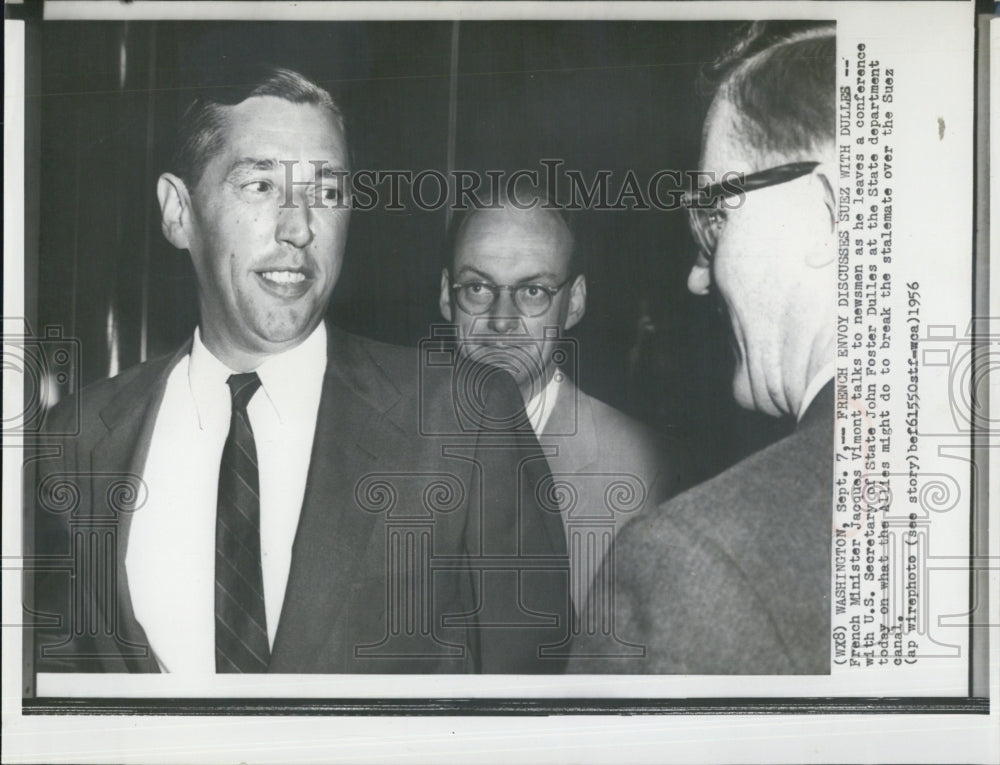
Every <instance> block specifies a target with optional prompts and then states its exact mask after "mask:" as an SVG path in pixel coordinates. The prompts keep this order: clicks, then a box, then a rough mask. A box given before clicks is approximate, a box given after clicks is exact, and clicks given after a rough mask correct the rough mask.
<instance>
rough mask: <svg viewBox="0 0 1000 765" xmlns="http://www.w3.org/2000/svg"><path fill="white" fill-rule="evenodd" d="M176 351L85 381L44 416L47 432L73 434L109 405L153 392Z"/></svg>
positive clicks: (88, 425) (131, 402) (125, 405)
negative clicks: (108, 375) (97, 378)
mask: <svg viewBox="0 0 1000 765" xmlns="http://www.w3.org/2000/svg"><path fill="white" fill-rule="evenodd" d="M177 357H178V353H177V352H174V353H170V354H166V355H164V356H160V357H158V358H155V359H151V360H149V361H145V362H142V363H141V364H136V365H134V366H131V367H129V368H128V369H125V370H123V371H122V372H120V373H119V374H117V375H115V376H114V377H105V378H102V379H100V380H96V381H94V382H91V383H89V384H88V385H86V386H84V387H83V388H82V389H80V390H79V391H77V392H76V393H74V394H72V395H70V396H67V397H66V398H65V399H63V400H62V401H60V402H59V403H58V404H57V405H56V406H54V407H53V408H52V409H51V410H50V411H49V412H48V413H47V414H46V417H45V428H46V430H47V431H48V432H50V433H60V434H68V435H74V434H77V431H78V432H79V433H80V434H82V433H86V432H87V431H88V430H90V429H91V428H93V427H94V426H95V425H96V424H97V422H98V421H99V419H100V416H101V413H102V412H104V411H106V410H107V409H108V408H109V407H115V406H121V407H123V408H129V407H133V406H137V405H139V404H141V402H143V401H146V400H148V399H149V398H150V397H151V396H154V395H156V390H157V383H158V382H160V381H161V380H162V379H163V377H164V375H165V374H166V373H167V372H169V371H170V369H171V367H172V366H173V364H174V363H175V362H176V360H177Z"/></svg>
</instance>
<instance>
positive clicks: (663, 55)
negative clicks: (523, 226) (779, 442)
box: [29, 22, 784, 477]
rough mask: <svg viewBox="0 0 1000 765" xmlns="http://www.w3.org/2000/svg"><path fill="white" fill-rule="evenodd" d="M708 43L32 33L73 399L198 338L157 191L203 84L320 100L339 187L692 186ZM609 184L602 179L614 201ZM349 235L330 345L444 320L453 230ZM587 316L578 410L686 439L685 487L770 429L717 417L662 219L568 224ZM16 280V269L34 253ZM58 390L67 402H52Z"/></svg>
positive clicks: (273, 30) (689, 26) (49, 284)
mask: <svg viewBox="0 0 1000 765" xmlns="http://www.w3.org/2000/svg"><path fill="white" fill-rule="evenodd" d="M735 28H736V25H735V24H728V23H718V22H698V23H677V22H672V23H666V22H664V23H651V22H628V23H606V22H475V23H461V24H452V23H450V22H431V23H324V24H311V23H268V24H262V23H245V24H244V23H221V22H220V23H190V22H188V23H166V22H155V23H154V22H149V23H97V22H91V23H80V22H74V23H46V24H45V25H44V26H43V28H42V33H41V78H40V81H41V85H40V92H39V93H37V94H32V96H34V97H37V98H38V99H39V100H38V102H37V104H36V106H37V110H36V113H37V114H38V115H39V118H40V121H41V141H40V177H39V179H38V182H39V189H40V206H41V212H40V220H41V226H40V247H39V253H38V258H37V264H36V265H37V275H38V279H37V282H38V294H37V295H32V296H29V304H31V303H32V301H33V300H35V299H37V300H35V304H37V306H38V316H37V317H33V318H34V321H35V323H36V324H37V325H38V326H46V325H57V326H60V327H62V328H63V330H64V332H65V333H66V334H67V335H68V336H70V337H76V338H79V340H80V343H81V349H82V367H81V369H80V370H79V373H78V374H77V375H76V376H75V379H76V382H77V383H82V384H86V383H87V382H90V381H93V380H95V379H99V378H101V377H104V376H107V375H109V374H114V373H116V372H117V371H118V370H121V369H125V368H126V367H128V366H130V365H132V364H134V363H138V362H139V361H141V360H144V359H146V358H152V357H155V356H157V355H160V354H163V353H167V352H169V351H171V350H172V349H173V348H175V347H176V346H177V345H178V344H179V343H180V342H181V341H182V340H183V339H184V338H186V337H187V336H188V335H189V334H190V333H191V332H192V331H193V328H194V326H195V323H196V322H197V310H196V304H195V301H194V292H195V285H194V278H193V272H192V270H191V267H190V264H189V262H188V260H187V256H186V254H185V253H182V252H179V251H177V250H174V249H173V248H172V247H171V246H170V245H169V244H168V243H167V242H166V241H165V240H164V239H163V237H162V235H161V234H160V229H159V210H158V208H157V204H156V196H155V183H156V178H157V176H158V175H159V173H160V172H162V171H163V170H165V169H167V157H168V150H169V137H170V132H171V130H172V126H173V123H174V121H175V120H176V118H177V116H178V115H179V113H180V112H181V111H182V110H183V108H184V107H185V106H186V105H187V103H188V101H189V99H190V97H191V90H192V88H193V87H194V86H195V85H196V84H198V85H204V84H205V83H208V84H218V85H219V86H223V85H226V84H229V83H234V82H245V81H247V79H248V78H249V77H250V74H249V72H250V71H251V69H253V68H256V67H257V66H259V65H260V64H262V63H265V64H274V65H280V66H287V67H291V68H293V69H297V70H299V71H301V72H303V73H304V74H306V75H307V76H309V77H311V78H312V79H314V80H316V81H317V82H319V83H321V84H322V85H324V86H325V87H327V88H328V89H329V90H330V91H331V92H332V93H333V94H334V96H335V97H336V98H337V99H338V100H339V102H340V103H341V105H342V107H343V109H344V111H345V112H346V114H347V118H348V140H349V143H350V145H351V151H352V161H353V167H354V168H355V169H356V170H357V169H361V168H366V169H372V170H411V171H413V172H414V173H416V172H419V171H421V170H428V169H433V170H438V171H441V172H444V171H446V170H448V169H452V168H454V169H464V170H472V171H478V172H483V171H484V170H486V169H494V170H505V171H507V172H508V173H509V172H513V171H514V170H517V169H521V168H525V169H541V165H540V164H539V163H540V161H541V160H542V159H557V160H561V161H562V162H563V163H564V165H563V167H564V169H574V170H579V171H580V172H582V173H583V175H584V177H587V178H590V177H592V176H593V175H594V174H595V173H596V172H597V171H599V170H610V171H611V172H612V177H613V178H614V179H619V182H620V179H621V178H623V177H624V176H625V174H626V173H627V172H628V171H632V172H634V173H635V174H636V175H637V177H639V178H640V179H643V183H645V180H646V179H648V178H649V177H650V176H651V175H652V174H653V173H654V172H655V171H656V170H659V169H677V170H686V169H693V168H695V167H696V166H697V159H698V149H699V141H700V131H701V123H702V121H703V119H704V113H705V109H706V107H707V103H706V102H705V100H704V99H703V98H702V97H701V96H700V95H699V93H698V91H697V88H696V82H697V80H698V74H699V71H700V70H701V68H702V67H703V65H704V64H705V63H706V62H707V61H709V60H711V59H712V58H714V57H715V56H716V55H717V54H718V53H719V52H721V50H722V49H723V48H724V47H725V46H726V44H727V42H728V41H729V39H730V37H731V35H732V34H733V32H734V30H735ZM614 183H615V181H612V187H614ZM403 201H404V203H406V204H405V209H404V210H403V211H387V210H385V209H381V207H379V208H376V209H374V210H372V211H369V212H361V211H355V212H354V213H353V214H352V220H351V229H350V235H349V238H348V245H347V255H346V263H345V268H344V271H343V275H342V277H341V281H340V282H339V283H338V285H337V289H336V292H335V295H334V300H333V303H332V305H331V308H330V315H331V318H332V320H333V321H335V322H336V323H337V324H339V325H341V326H344V327H345V328H347V329H350V330H352V331H355V332H358V333H360V334H364V335H367V336H370V337H375V338H378V339H380V340H386V341H390V342H397V343H404V344H416V343H417V342H418V341H419V340H420V339H421V338H422V337H425V336H427V335H428V332H429V328H430V325H431V324H432V323H435V322H440V321H441V319H440V316H439V315H438V313H437V289H438V282H439V279H440V267H441V257H442V252H443V249H444V244H445V229H446V216H447V211H446V210H445V209H444V208H441V209H438V210H436V211H424V210H419V209H417V208H416V206H415V205H413V204H412V200H407V199H405V198H404V200H403ZM575 223H576V225H577V227H578V229H579V233H580V236H579V238H580V241H581V242H582V243H583V245H584V247H585V256H586V264H587V277H588V285H589V297H588V305H587V316H586V317H585V319H584V321H583V323H582V325H581V326H580V327H579V329H578V330H576V331H575V332H574V333H573V337H575V339H576V340H577V344H576V347H577V348H578V362H577V363H578V369H579V377H580V383H581V385H582V387H583V388H584V389H586V390H587V391H588V392H590V393H592V394H594V395H596V396H598V397H599V398H602V399H604V400H606V401H608V402H609V403H611V404H613V405H615V406H617V407H619V408H621V409H624V410H626V411H628V412H629V413H631V414H633V415H634V416H636V417H638V418H640V419H642V420H645V421H647V422H650V423H651V424H653V425H654V426H655V427H657V428H659V429H660V430H662V431H663V432H665V433H671V434H673V435H674V436H676V437H678V438H680V439H682V440H684V441H685V442H686V443H687V445H688V448H689V452H690V454H691V455H692V456H693V458H694V460H695V462H696V465H697V467H698V470H699V473H700V476H701V477H704V476H706V475H709V474H711V473H714V472H717V471H718V470H720V469H721V468H723V467H725V466H726V465H727V464H730V463H731V462H733V461H735V460H736V459H738V458H739V456H741V455H743V454H745V453H746V452H748V451H750V450H753V449H755V448H759V446H761V445H762V444H764V443H767V442H768V441H769V440H771V439H773V438H774V437H776V436H777V435H778V434H780V433H781V432H782V430H783V428H784V425H783V424H781V423H777V422H776V421H773V420H770V419H769V418H764V417H761V416H758V415H754V414H752V413H747V412H743V411H742V410H740V409H739V408H738V407H736V405H735V404H734V403H733V402H732V397H731V393H730V387H729V380H730V375H731V358H730V356H731V353H730V351H729V348H728V342H727V335H726V333H725V325H724V322H723V321H722V319H721V317H720V316H719V315H718V313H717V312H716V311H715V309H714V308H713V307H712V305H711V303H710V301H708V300H706V299H701V298H695V297H693V296H691V295H689V294H688V293H687V290H686V289H685V278H686V275H687V271H688V269H689V267H690V264H691V262H692V260H693V255H694V250H693V243H692V240H691V237H690V235H689V233H688V230H687V224H686V219H685V216H684V214H683V213H682V212H680V211H674V212H664V211H661V210H656V209H652V210H615V211H584V212H581V213H579V214H577V215H576V221H575ZM29 258H30V254H29ZM65 392H68V391H63V393H65Z"/></svg>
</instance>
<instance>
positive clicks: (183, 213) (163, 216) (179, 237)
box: [156, 173, 191, 250]
mask: <svg viewBox="0 0 1000 765" xmlns="http://www.w3.org/2000/svg"><path fill="white" fill-rule="evenodd" d="M156 197H157V199H159V200H160V228H161V229H162V230H163V236H165V237H166V238H167V241H168V242H170V244H172V245H173V246H174V247H176V248H177V249H179V250H187V249H190V241H189V236H188V228H189V224H190V221H191V197H190V195H189V194H188V189H187V184H185V183H184V181H182V180H181V179H180V178H178V177H177V176H176V175H174V174H173V173H164V174H163V175H161V176H160V178H159V180H158V181H157V182H156Z"/></svg>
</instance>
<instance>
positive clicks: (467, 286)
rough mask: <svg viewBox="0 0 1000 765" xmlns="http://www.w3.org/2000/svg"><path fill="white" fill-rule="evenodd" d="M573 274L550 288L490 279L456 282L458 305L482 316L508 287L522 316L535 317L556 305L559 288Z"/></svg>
mask: <svg viewBox="0 0 1000 765" xmlns="http://www.w3.org/2000/svg"><path fill="white" fill-rule="evenodd" d="M572 278H573V277H569V278H568V279H566V281H564V282H562V283H561V284H557V285H556V286H554V287H548V286H546V285H544V284H513V285H508V284H490V283H489V282H462V283H460V284H452V285H451V289H452V290H453V291H454V293H455V299H456V301H457V302H458V307H459V308H461V309H462V310H463V311H465V312H466V313H468V314H472V315H473V316H479V315H480V314H484V313H486V312H488V311H489V310H490V309H491V308H493V306H494V305H495V304H496V301H497V300H498V299H499V298H500V293H501V292H502V291H504V290H507V291H508V292H509V293H510V298H511V300H512V301H513V302H514V307H515V308H516V309H517V310H518V313H520V314H521V315H522V316H525V317H527V318H533V317H535V316H541V315H542V314H543V313H545V312H546V311H547V310H549V307H550V306H551V305H552V299H553V298H554V297H555V296H556V295H558V294H559V291H560V290H561V289H562V288H563V287H565V286H566V285H567V284H569V283H570V281H571V280H572Z"/></svg>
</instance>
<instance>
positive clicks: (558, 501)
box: [439, 187, 680, 612]
mask: <svg viewBox="0 0 1000 765" xmlns="http://www.w3.org/2000/svg"><path fill="white" fill-rule="evenodd" d="M517 191H518V189H514V190H512V193H513V194H514V197H515V198H514V199H513V200H512V199H508V198H503V199H500V200H497V203H496V204H495V205H494V206H492V207H486V208H484V209H479V210H472V211H470V212H468V213H467V214H466V215H465V216H464V217H463V218H461V219H460V220H458V221H457V226H456V228H455V230H454V237H453V243H452V251H451V253H450V254H451V259H450V263H449V265H448V266H447V267H446V268H445V269H444V270H443V272H442V274H441V290H440V296H439V305H440V309H441V315H442V316H444V318H445V319H447V320H448V321H450V322H453V323H454V324H456V325H457V327H458V331H459V337H460V340H459V342H460V347H461V348H462V350H463V352H464V353H465V354H466V357H471V358H475V359H477V360H480V361H483V362H484V363H487V364H492V365H495V366H500V367H503V368H506V369H509V370H510V372H511V374H512V375H513V376H514V379H515V381H516V382H517V383H518V386H519V387H520V390H521V395H522V397H523V399H524V403H525V410H526V412H527V416H528V418H529V420H530V422H531V427H532V429H533V430H534V432H535V434H536V435H537V436H538V439H539V442H540V443H541V444H542V447H543V449H544V450H545V452H546V458H547V460H548V463H549V467H550V469H551V471H552V479H553V484H551V485H550V486H549V488H550V489H551V491H550V492H549V493H548V497H549V500H550V501H551V502H552V503H553V504H555V505H557V509H558V511H559V514H560V516H561V518H562V521H563V524H564V525H565V527H566V532H567V535H568V542H569V543H570V544H569V546H570V571H571V585H570V592H571V594H572V600H573V606H574V609H575V610H576V611H577V612H579V610H580V608H581V607H582V605H583V602H584V600H585V598H586V593H587V590H588V588H589V586H590V583H591V580H592V578H593V576H594V575H595V574H596V573H597V570H598V567H599V566H600V563H601V560H602V559H603V550H602V549H601V542H599V541H598V543H597V544H596V545H595V546H594V547H591V546H590V545H588V544H586V541H587V538H588V537H589V535H590V534H589V531H588V530H589V529H591V528H592V527H593V526H594V524H595V523H596V524H597V525H598V526H600V527H602V528H603V527H604V522H606V521H611V522H612V523H611V524H610V526H609V528H610V531H611V534H610V535H609V538H608V541H609V542H610V537H613V534H614V531H615V530H616V529H617V528H618V527H619V526H620V525H622V524H623V523H624V522H625V520H627V519H628V518H630V517H633V516H634V515H635V513H636V512H638V511H640V510H641V509H642V508H644V507H655V506H656V504H657V503H658V502H659V501H660V500H662V499H664V498H666V497H668V496H671V495H672V494H674V493H675V492H676V491H677V485H678V483H679V482H680V475H679V473H678V471H677V464H676V462H675V461H672V460H671V459H670V458H669V457H668V456H667V454H666V452H665V450H664V448H663V444H662V442H661V440H660V439H659V438H658V437H657V436H656V435H655V434H654V433H653V432H652V431H651V430H650V429H649V428H647V427H645V426H643V425H641V424H640V423H639V422H637V421H636V420H634V419H632V418H631V417H628V416H627V415H625V414H623V413H622V412H620V411H618V410H617V409H614V408H613V407H611V406H609V405H607V404H605V403H604V402H602V401H599V400H597V399H596V398H593V397H591V396H588V395H587V394H586V393H584V392H583V391H582V390H580V388H579V387H577V385H576V383H575V381H574V380H573V379H572V378H571V377H570V376H569V375H567V374H566V369H565V368H561V367H560V365H563V367H570V366H571V364H572V362H573V353H574V348H575V347H576V346H575V344H573V345H572V346H571V345H570V344H572V343H573V341H572V340H571V339H569V338H567V337H566V335H565V332H566V331H567V330H569V329H571V328H572V327H574V326H576V324H577V323H578V322H579V321H580V320H581V319H582V318H583V315H584V312H585V310H586V301H587V281H586V276H585V275H584V274H583V273H582V271H581V269H580V267H579V256H578V244H577V242H576V241H575V236H574V233H573V231H572V230H571V228H570V227H569V225H568V224H567V220H566V218H565V216H564V215H563V213H562V211H561V210H559V209H558V208H557V207H556V206H555V204H551V203H546V199H545V196H544V194H539V193H537V192H535V191H534V190H532V189H527V188H523V187H522V188H521V189H520V191H521V193H520V194H518V193H517ZM615 487H617V491H619V492H622V494H621V495H620V497H621V498H622V500H623V501H622V503H621V504H620V505H618V506H616V503H615V501H614V500H612V501H611V502H610V503H609V501H608V499H607V496H609V495H608V494H607V492H608V491H609V490H610V491H612V492H614V491H616V488H615ZM610 496H612V497H614V496H615V495H614V494H612V495H610ZM571 527H573V528H576V529H578V530H579V531H580V532H581V534H582V536H581V537H580V538H579V540H578V541H579V542H580V543H579V544H573V539H572V536H571V532H570V529H571ZM595 556H596V557H595Z"/></svg>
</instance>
